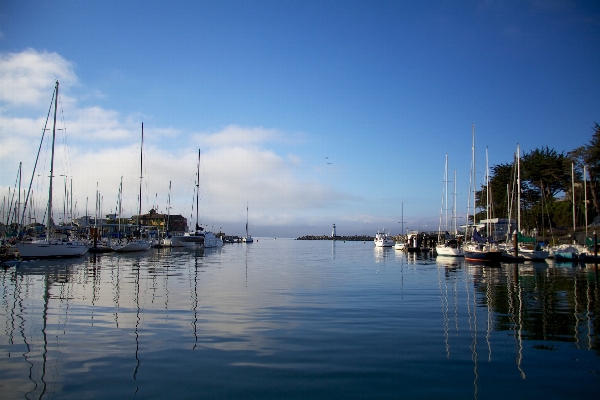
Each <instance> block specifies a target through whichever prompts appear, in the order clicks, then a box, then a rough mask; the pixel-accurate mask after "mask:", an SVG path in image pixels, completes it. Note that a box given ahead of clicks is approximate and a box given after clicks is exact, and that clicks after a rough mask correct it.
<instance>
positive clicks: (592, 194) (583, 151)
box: [569, 123, 600, 217]
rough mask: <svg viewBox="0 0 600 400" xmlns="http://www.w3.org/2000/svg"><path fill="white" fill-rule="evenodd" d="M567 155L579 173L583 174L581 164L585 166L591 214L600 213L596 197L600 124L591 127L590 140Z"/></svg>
mask: <svg viewBox="0 0 600 400" xmlns="http://www.w3.org/2000/svg"><path fill="white" fill-rule="evenodd" d="M569 157H570V158H571V160H572V162H573V163H574V164H575V166H576V168H577V172H578V174H579V175H583V166H584V165H585V166H586V169H587V172H588V174H589V181H588V185H587V190H588V195H589V197H588V198H589V199H590V200H591V201H592V205H593V207H592V210H591V211H592V213H591V215H592V217H593V216H595V215H598V214H600V207H599V198H598V197H599V196H598V188H599V185H598V181H599V180H600V126H599V125H598V123H595V124H594V127H593V128H592V139H591V140H590V142H589V143H588V144H587V145H583V146H581V147H578V148H576V149H575V150H573V151H571V152H570V153H569ZM589 211H590V210H588V212H589Z"/></svg>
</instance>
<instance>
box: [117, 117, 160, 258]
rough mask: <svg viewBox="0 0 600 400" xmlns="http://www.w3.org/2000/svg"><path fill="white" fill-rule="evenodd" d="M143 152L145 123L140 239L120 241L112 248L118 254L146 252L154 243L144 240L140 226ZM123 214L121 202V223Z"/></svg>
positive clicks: (140, 210)
mask: <svg viewBox="0 0 600 400" xmlns="http://www.w3.org/2000/svg"><path fill="white" fill-rule="evenodd" d="M143 151H144V123H143V122H142V145H141V148H140V202H139V209H138V211H139V214H138V234H139V237H138V238H136V239H129V240H128V239H124V238H123V239H119V241H118V242H117V243H115V244H113V246H112V248H113V250H114V251H117V252H123V253H124V252H133V251H145V250H148V249H150V247H151V246H152V242H151V241H149V240H146V239H142V227H141V225H140V223H139V222H140V221H139V217H140V216H141V215H142V175H143V172H144V171H143V167H142V163H143ZM120 214H121V202H120V201H119V221H120Z"/></svg>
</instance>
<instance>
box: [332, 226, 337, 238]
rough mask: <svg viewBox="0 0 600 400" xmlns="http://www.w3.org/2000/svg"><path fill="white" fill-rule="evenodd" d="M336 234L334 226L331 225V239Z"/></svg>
mask: <svg viewBox="0 0 600 400" xmlns="http://www.w3.org/2000/svg"><path fill="white" fill-rule="evenodd" d="M336 236H337V233H335V224H333V230H332V231H331V237H336Z"/></svg>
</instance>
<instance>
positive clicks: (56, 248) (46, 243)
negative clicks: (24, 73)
mask: <svg viewBox="0 0 600 400" xmlns="http://www.w3.org/2000/svg"><path fill="white" fill-rule="evenodd" d="M57 106H58V81H56V87H55V91H54V125H53V128H52V156H51V158H50V184H49V188H48V208H47V211H46V238H45V239H42V240H32V241H19V242H17V243H16V246H17V249H18V251H19V256H20V257H21V258H61V257H80V256H82V255H84V254H85V253H86V252H87V251H88V246H87V245H86V244H85V243H83V242H81V241H75V240H60V239H55V238H53V237H52V233H53V232H52V178H53V175H54V142H55V138H56V110H57ZM25 203H26V204H27V201H26V202H25Z"/></svg>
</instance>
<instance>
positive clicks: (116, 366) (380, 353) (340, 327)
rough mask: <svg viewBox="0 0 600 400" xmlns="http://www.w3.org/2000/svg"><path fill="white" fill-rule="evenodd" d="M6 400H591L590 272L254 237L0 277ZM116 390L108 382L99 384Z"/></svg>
mask: <svg viewBox="0 0 600 400" xmlns="http://www.w3.org/2000/svg"><path fill="white" fill-rule="evenodd" d="M0 280H1V281H2V289H1V290H2V293H1V296H0V300H1V301H0V310H1V311H0V324H1V325H2V326H3V330H4V335H2V342H1V348H2V357H1V358H0V374H1V375H2V376H3V379H2V390H3V397H5V398H27V399H41V398H44V399H53V398H61V399H65V398H66V399H70V398H73V399H75V398H89V399H94V398H98V399H99V398H133V397H142V398H166V397H173V396H175V397H178V398H189V397H197V396H198V395H199V394H200V393H201V397H203V398H223V399H233V398H256V399H274V398H313V399H363V398H367V397H372V398H392V397H393V398H397V397H406V396H408V397H410V398H416V399H419V398H423V399H425V398H438V399H459V398H460V399H465V398H473V399H505V398H507V397H517V398H546V399H564V398H579V399H587V398H589V399H591V398H596V396H597V392H598V389H599V388H600V380H599V378H598V377H599V374H600V358H599V356H598V354H600V353H599V351H598V350H599V347H598V345H599V342H598V339H599V336H598V332H597V326H598V320H597V313H598V307H599V302H598V300H599V299H598V296H599V286H598V284H599V282H598V269H597V267H596V266H594V265H589V264H588V265H573V264H571V263H566V264H561V263H554V262H553V261H548V262H542V263H521V264H507V263H502V264H500V265H499V266H497V267H489V266H486V265H483V264H477V263H470V262H467V261H465V260H464V259H462V258H454V257H452V258H450V257H438V258H433V257H431V256H429V255H426V254H422V253H419V254H417V253H406V252H400V251H395V250H394V249H393V248H380V247H375V246H374V245H373V243H372V242H367V243H363V242H360V241H348V242H343V241H329V242H328V241H299V240H293V239H284V238H278V239H277V240H273V238H259V240H258V241H255V242H254V243H252V244H251V245H248V244H244V243H234V244H231V245H226V246H222V247H219V248H214V249H206V250H204V251H197V250H194V249H179V248H166V249H151V250H149V251H147V252H143V253H108V254H86V255H85V256H83V257H81V258H75V259H65V260H36V261H27V262H22V263H21V264H20V265H19V266H18V267H9V268H2V269H1V270H0ZM109 383H110V384H109Z"/></svg>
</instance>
